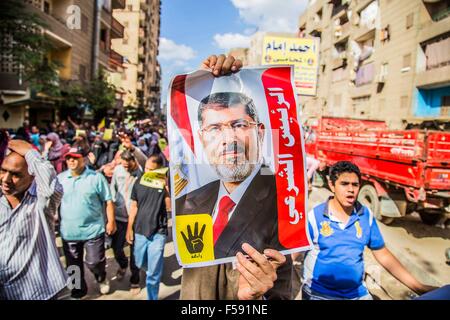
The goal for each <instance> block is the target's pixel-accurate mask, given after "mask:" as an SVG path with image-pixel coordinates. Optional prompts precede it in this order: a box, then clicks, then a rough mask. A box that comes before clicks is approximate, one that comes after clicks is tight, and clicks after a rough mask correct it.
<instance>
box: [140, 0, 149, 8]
mask: <svg viewBox="0 0 450 320" xmlns="http://www.w3.org/2000/svg"><path fill="white" fill-rule="evenodd" d="M139 4H140V6H141V9H143V10H147V9H148V7H149V5H148V3H147V0H140V2H139Z"/></svg>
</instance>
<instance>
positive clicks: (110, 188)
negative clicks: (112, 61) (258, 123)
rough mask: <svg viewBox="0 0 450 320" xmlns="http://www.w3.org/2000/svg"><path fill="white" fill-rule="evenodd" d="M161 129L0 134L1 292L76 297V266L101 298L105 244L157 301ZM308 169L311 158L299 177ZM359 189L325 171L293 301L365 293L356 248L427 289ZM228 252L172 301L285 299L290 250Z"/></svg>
mask: <svg viewBox="0 0 450 320" xmlns="http://www.w3.org/2000/svg"><path fill="white" fill-rule="evenodd" d="M203 66H204V67H205V68H208V69H210V70H211V71H212V72H213V74H214V75H216V76H220V75H221V74H226V73H229V72H231V71H233V72H235V71H238V70H239V68H240V67H241V66H242V63H241V62H240V61H239V60H235V59H234V58H233V57H231V56H229V57H225V56H223V55H221V56H219V57H216V56H211V57H209V58H208V59H206V60H205V62H204V63H203ZM166 134H167V133H166V128H165V125H164V123H163V122H162V121H161V120H159V119H157V118H156V117H152V118H150V119H146V120H143V121H138V122H135V123H130V124H129V125H128V126H120V125H119V126H109V128H105V126H104V125H103V124H100V125H97V126H93V125H92V124H91V123H83V124H77V123H75V122H74V121H73V120H72V119H70V118H69V119H67V121H62V122H61V123H58V124H51V125H49V126H48V128H39V127H37V126H32V127H30V126H29V125H28V124H27V123H25V124H24V126H23V127H22V128H20V129H19V130H17V131H16V132H7V131H5V130H3V131H0V165H1V169H0V182H1V189H0V300H1V299H8V300H9V299H58V298H60V297H61V295H62V294H65V291H66V290H70V295H71V297H72V298H75V299H80V298H83V297H85V296H86V295H87V293H88V284H87V281H86V280H85V271H84V266H86V267H87V269H89V271H90V272H91V273H92V274H93V275H94V278H95V281H96V282H97V284H98V286H97V288H98V290H99V292H100V293H101V294H108V293H109V292H110V290H111V287H110V281H109V279H110V278H111V275H108V274H107V271H106V253H105V251H106V248H107V247H108V246H110V247H111V248H112V251H113V254H114V258H115V260H116V261H117V265H118V268H117V270H116V271H115V276H116V277H117V279H118V280H123V279H124V277H125V275H126V274H127V270H128V268H129V269H130V271H131V276H130V278H129V288H130V291H131V292H132V293H134V294H135V293H138V292H139V291H140V286H139V283H140V270H145V272H146V289H147V297H148V299H151V300H157V299H158V292H159V284H160V280H161V276H162V271H163V253H164V245H165V243H166V239H167V236H168V218H169V216H170V213H171V199H170V190H169V183H168V182H169V178H168V177H169V175H168V162H169V161H170V159H169V154H168V146H167V138H166ZM318 166H319V164H318V163H317V162H316V161H313V160H310V163H309V164H308V179H309V180H310V179H311V177H312V173H313V172H314V171H315V170H316V169H317V168H318ZM360 185H361V173H360V171H359V169H358V167H357V166H355V165H354V164H352V163H350V162H346V161H341V162H338V163H337V164H335V165H334V166H333V167H332V168H331V170H330V181H329V187H330V190H331V191H332V192H333V197H331V198H330V199H328V200H327V201H326V202H324V203H322V204H320V205H318V206H316V207H315V208H314V209H313V210H312V211H311V212H309V213H308V225H309V233H310V235H311V236H312V241H313V244H314V248H313V249H312V250H310V251H308V252H307V253H306V258H305V268H304V275H303V278H304V280H305V283H304V286H303V289H302V298H303V299H306V300H329V299H358V300H360V299H371V296H370V294H369V292H368V291H367V288H366V287H365V286H364V280H363V275H364V261H363V252H364V249H365V248H366V247H368V248H369V249H371V250H372V252H373V254H374V256H375V258H376V260H377V261H378V262H379V263H380V264H381V265H382V266H383V267H384V268H385V269H386V270H388V271H389V272H390V273H391V274H393V275H394V276H395V277H396V278H397V279H399V280H400V281H401V282H402V283H404V284H405V285H406V286H408V287H409V288H410V289H411V290H414V291H416V292H418V293H426V292H428V291H431V290H433V289H435V288H433V287H431V286H428V285H425V284H423V283H421V282H419V281H418V280H416V278H414V277H413V276H412V275H411V274H410V273H409V272H408V271H407V270H406V269H405V268H404V267H403V266H402V265H401V263H400V262H399V261H398V260H397V259H396V258H395V257H394V256H393V255H392V253H391V252H390V251H389V250H388V249H387V248H386V247H385V243H384V240H383V237H382V235H381V233H380V230H379V229H378V226H377V222H376V220H375V219H374V216H373V213H372V212H370V210H369V209H368V208H367V207H365V206H363V205H361V204H360V203H359V202H357V195H358V192H359V187H360ZM56 233H58V234H59V236H60V237H61V240H62V247H63V253H64V257H65V261H66V265H65V266H64V265H62V264H61V262H60V258H59V251H58V249H57V246H56V241H55V234H56ZM6 238H8V241H5V239H6ZM127 244H129V245H130V254H129V255H128V256H127V255H126V254H125V252H124V247H125V246H126V245H127ZM236 258H237V259H236V261H237V262H236V265H235V266H234V267H233V266H232V265H231V264H224V265H217V266H210V267H200V268H192V269H185V270H184V271H183V277H182V287H181V298H182V299H245V300H250V299H291V298H293V296H292V292H291V288H292V284H291V283H290V281H292V280H291V279H293V278H292V272H294V269H293V266H292V260H293V259H294V260H295V259H296V258H297V256H296V255H292V256H290V255H288V256H283V255H282V254H281V253H280V252H278V251H277V250H273V249H269V248H268V249H266V250H264V252H263V253H262V252H258V251H257V250H255V249H254V248H253V247H252V246H250V245H249V244H248V243H243V244H242V252H238V253H237V254H236ZM4 266H8V267H7V268H4ZM279 267H280V268H279ZM445 290H447V291H448V290H449V288H448V287H447V288H446V289H445ZM447 293H448V292H447Z"/></svg>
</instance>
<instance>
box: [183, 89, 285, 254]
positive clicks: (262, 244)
mask: <svg viewBox="0 0 450 320" xmlns="http://www.w3.org/2000/svg"><path fill="white" fill-rule="evenodd" d="M198 122H199V128H200V130H199V132H198V134H199V138H200V141H201V143H202V145H203V149H204V151H205V154H206V157H207V159H208V162H209V164H210V165H211V167H212V168H213V169H214V172H215V173H216V174H217V176H218V177H219V179H220V180H216V181H213V182H211V183H209V184H207V185H205V186H203V187H201V188H199V189H197V190H194V191H192V192H190V193H188V194H187V195H185V196H182V197H180V198H178V199H177V200H176V213H177V215H180V214H197V213H209V214H211V215H212V217H213V239H214V255H215V258H216V259H220V258H225V257H231V256H234V255H236V253H237V252H239V251H240V250H241V246H242V244H243V243H244V242H246V243H248V244H250V245H251V246H252V247H253V248H255V249H256V250H258V251H261V252H262V251H263V250H264V249H266V248H272V249H276V250H283V249H285V248H283V247H282V246H281V244H280V243H279V241H278V214H277V212H278V211H277V192H276V183H275V176H274V175H273V174H272V173H271V172H270V171H269V169H268V168H266V167H264V165H263V160H262V158H263V157H262V144H263V139H264V130H265V128H264V124H263V123H261V122H260V121H259V118H258V114H257V112H256V107H255V105H254V103H253V100H252V99H251V98H249V97H248V96H246V95H245V94H243V93H239V92H218V93H213V94H210V95H209V96H207V97H206V98H204V99H203V100H202V101H201V102H200V105H199V108H198ZM261 169H263V172H264V173H265V174H262V173H261Z"/></svg>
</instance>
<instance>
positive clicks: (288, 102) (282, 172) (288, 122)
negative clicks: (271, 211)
mask: <svg viewBox="0 0 450 320" xmlns="http://www.w3.org/2000/svg"><path fill="white" fill-rule="evenodd" d="M262 82H263V85H264V91H265V94H266V99H267V105H268V107H269V116H270V126H271V128H272V143H273V150H274V159H275V177H276V184H277V194H278V196H277V204H278V234H279V241H280V243H281V244H282V245H283V246H284V247H285V248H287V249H291V248H297V247H302V246H307V245H309V241H308V237H307V235H306V227H307V224H306V223H307V222H306V211H305V209H306V208H305V170H304V165H303V164H304V160H303V157H304V155H303V153H302V137H301V134H302V133H301V128H300V125H301V124H299V123H298V120H297V119H298V118H297V106H296V103H295V97H294V91H293V89H292V85H291V69H290V68H289V67H278V68H270V69H268V70H266V71H265V72H264V73H263V75H262Z"/></svg>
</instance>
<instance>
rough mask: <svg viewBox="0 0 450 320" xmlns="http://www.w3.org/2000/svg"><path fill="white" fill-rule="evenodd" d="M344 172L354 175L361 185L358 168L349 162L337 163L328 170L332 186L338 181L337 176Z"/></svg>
mask: <svg viewBox="0 0 450 320" xmlns="http://www.w3.org/2000/svg"><path fill="white" fill-rule="evenodd" d="M344 172H348V173H356V175H357V176H358V180H359V182H360V183H361V171H360V170H359V168H358V166H357V165H356V164H354V163H352V162H350V161H339V162H336V163H335V164H334V165H332V166H331V168H330V181H331V183H332V184H333V186H334V184H335V183H336V180H337V179H339V176H340V175H341V174H343V173H344Z"/></svg>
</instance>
